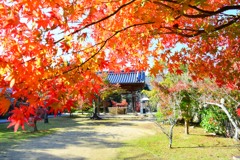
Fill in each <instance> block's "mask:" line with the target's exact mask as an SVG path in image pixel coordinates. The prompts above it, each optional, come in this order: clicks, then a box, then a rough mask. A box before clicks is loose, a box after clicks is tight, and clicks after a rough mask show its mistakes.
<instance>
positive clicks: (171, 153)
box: [118, 126, 240, 160]
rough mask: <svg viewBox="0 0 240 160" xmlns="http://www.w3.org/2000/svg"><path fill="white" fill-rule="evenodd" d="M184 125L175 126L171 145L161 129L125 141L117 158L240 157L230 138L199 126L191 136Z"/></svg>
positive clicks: (204, 159) (206, 159)
mask: <svg viewBox="0 0 240 160" xmlns="http://www.w3.org/2000/svg"><path fill="white" fill-rule="evenodd" d="M183 131H184V128H183V127H182V126H177V127H175V129H174V138H173V148H172V149H169V148H168V144H169V142H168V138H167V137H166V135H164V134H163V133H162V132H159V133H158V134H156V135H153V136H148V137H142V138H140V139H136V140H131V141H128V142H126V147H123V148H120V150H119V157H118V159H119V160H121V159H124V160H127V159H131V160H134V159H136V160H139V159H144V160H155V159H156V160H159V159H160V160H230V159H232V157H233V156H240V143H239V142H237V141H235V140H233V139H229V138H224V137H218V136H214V135H210V134H206V133H205V132H204V130H203V129H202V128H192V129H191V130H190V135H185V134H184V133H183Z"/></svg>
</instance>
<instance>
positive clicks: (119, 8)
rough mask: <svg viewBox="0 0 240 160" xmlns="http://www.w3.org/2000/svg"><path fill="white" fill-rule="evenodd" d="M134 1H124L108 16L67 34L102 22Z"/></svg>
mask: <svg viewBox="0 0 240 160" xmlns="http://www.w3.org/2000/svg"><path fill="white" fill-rule="evenodd" d="M134 1H136V0H132V1H129V2H128V3H125V4H123V5H121V6H120V7H118V9H117V10H115V11H114V12H113V13H111V14H109V15H108V16H106V17H103V18H102V19H100V20H97V21H95V22H92V23H90V24H87V25H85V26H84V27H82V28H80V29H77V30H75V31H73V32H72V33H70V34H68V36H70V35H73V34H75V33H78V32H80V31H82V30H83V29H86V28H88V27H90V26H92V25H95V24H97V23H100V22H102V21H105V20H106V19H108V18H110V17H112V16H114V15H115V14H117V13H118V12H119V11H120V10H121V9H122V8H124V7H126V6H128V5H130V4H131V3H133V2H134ZM64 39H65V38H64V37H63V38H61V39H59V40H57V41H55V42H54V44H57V43H59V42H61V41H63V40H64Z"/></svg>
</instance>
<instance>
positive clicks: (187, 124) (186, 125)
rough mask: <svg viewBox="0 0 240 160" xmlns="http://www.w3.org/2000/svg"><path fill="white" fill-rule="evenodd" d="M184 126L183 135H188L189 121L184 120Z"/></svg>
mask: <svg viewBox="0 0 240 160" xmlns="http://www.w3.org/2000/svg"><path fill="white" fill-rule="evenodd" d="M184 125H185V134H189V120H188V119H184Z"/></svg>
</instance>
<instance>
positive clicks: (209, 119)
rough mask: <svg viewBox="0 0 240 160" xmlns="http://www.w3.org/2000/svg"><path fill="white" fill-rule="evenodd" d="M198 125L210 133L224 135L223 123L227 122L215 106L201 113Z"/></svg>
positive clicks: (225, 117)
mask: <svg viewBox="0 0 240 160" xmlns="http://www.w3.org/2000/svg"><path fill="white" fill-rule="evenodd" d="M201 115H202V121H201V123H200V125H201V126H202V127H203V128H204V129H205V130H206V131H207V132H210V133H216V134H218V135H226V127H225V122H226V121H227V120H228V118H227V116H226V115H225V113H224V112H223V111H222V110H221V109H220V108H218V107H216V106H211V107H209V108H206V109H204V110H203V111H202V113H201Z"/></svg>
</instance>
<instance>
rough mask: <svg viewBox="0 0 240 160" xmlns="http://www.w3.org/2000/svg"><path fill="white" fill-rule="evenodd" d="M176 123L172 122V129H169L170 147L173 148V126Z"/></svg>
mask: <svg viewBox="0 0 240 160" xmlns="http://www.w3.org/2000/svg"><path fill="white" fill-rule="evenodd" d="M175 124H176V123H174V124H172V125H171V127H170V131H169V137H168V138H169V148H170V149H171V148H172V139H173V128H174V126H175Z"/></svg>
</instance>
